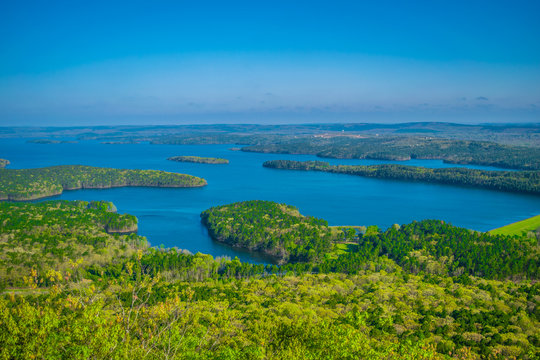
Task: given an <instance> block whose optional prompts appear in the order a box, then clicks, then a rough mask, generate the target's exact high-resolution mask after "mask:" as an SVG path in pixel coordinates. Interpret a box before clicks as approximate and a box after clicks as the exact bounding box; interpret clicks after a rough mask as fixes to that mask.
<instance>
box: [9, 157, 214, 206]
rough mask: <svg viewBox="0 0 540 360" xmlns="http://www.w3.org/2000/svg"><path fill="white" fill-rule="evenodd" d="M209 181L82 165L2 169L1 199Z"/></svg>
mask: <svg viewBox="0 0 540 360" xmlns="http://www.w3.org/2000/svg"><path fill="white" fill-rule="evenodd" d="M204 185H206V180H204V179H202V178H198V177H195V176H191V175H185V174H177V173H171V172H165V171H158V170H127V169H110V168H99V167H92V166H82V165H62V166H51V167H45V168H38V169H0V200H14V201H21V200H32V199H39V198H43V197H47V196H53V195H59V194H61V193H62V192H63V191H64V190H75V189H106V188H111V187H122V186H151V187H198V186H204Z"/></svg>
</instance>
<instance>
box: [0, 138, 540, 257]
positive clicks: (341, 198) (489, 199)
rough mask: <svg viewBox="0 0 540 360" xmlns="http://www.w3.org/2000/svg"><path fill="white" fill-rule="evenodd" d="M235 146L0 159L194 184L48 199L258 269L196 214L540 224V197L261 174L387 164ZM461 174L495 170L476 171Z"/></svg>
mask: <svg viewBox="0 0 540 360" xmlns="http://www.w3.org/2000/svg"><path fill="white" fill-rule="evenodd" d="M232 146H234V145H150V144H118V145H107V144H100V143H98V142H90V141H85V142H80V143H76V144H31V143H26V140H25V139H1V140H0V158H5V159H8V160H10V161H11V165H10V166H9V167H10V168H13V169H16V168H33V167H43V166H52V165H61V164H80V165H92V166H102V167H114V168H131V169H159V170H166V171H173V172H180V173H186V174H190V175H195V176H200V177H203V178H205V179H206V180H207V181H208V186H205V187H203V188H192V189H181V188H180V189H174V188H170V189H166V188H163V189H157V188H116V189H106V190H75V191H67V192H64V193H63V194H62V195H60V196H57V197H54V198H49V199H64V200H109V201H113V202H114V203H115V204H116V206H117V208H118V211H119V212H121V213H130V214H133V215H135V216H137V217H138V219H139V234H140V235H143V236H146V237H147V238H148V240H149V241H150V243H151V244H152V245H154V246H159V245H161V244H163V245H164V246H165V247H173V246H175V247H178V248H181V249H187V250H189V251H191V252H194V253H195V252H202V253H208V254H211V255H213V256H221V255H225V256H230V257H234V256H238V257H239V258H240V259H241V260H244V261H252V262H259V261H266V260H267V259H264V258H261V257H259V256H257V255H256V254H251V253H247V252H242V251H239V250H238V249H232V248H230V247H227V246H225V245H222V244H219V243H216V242H215V241H212V240H211V239H210V238H209V237H208V234H207V232H206V230H205V228H204V227H203V226H202V225H201V223H200V218H199V214H200V213H201V211H203V210H205V209H207V208H209V207H212V206H215V205H221V204H228V203H232V202H236V201H243V200H255V199H260V200H272V201H277V202H282V203H287V204H290V205H294V206H296V207H298V208H299V209H300V212H301V213H302V214H305V215H312V216H315V217H319V218H323V219H326V220H328V222H329V223H330V224H331V225H378V226H380V227H382V228H386V227H388V226H391V225H392V224H395V223H398V224H403V223H409V222H411V221H413V220H422V219H442V220H445V221H447V222H450V223H452V224H454V225H458V226H463V227H466V228H470V229H474V230H479V231H486V230H490V229H493V228H496V227H499V226H502V225H505V224H508V223H511V222H515V221H518V220H522V219H524V218H527V217H530V216H533V215H537V214H540V197H538V196H531V195H523V194H513V193H503V192H496V191H491V190H481V189H474V188H464V187H455V186H448V185H435V184H422V183H413V182H404V181H392V180H379V179H368V178H362V177H358V176H350V175H340V174H329V173H321V172H303V171H286V170H275V169H267V168H263V167H262V163H263V162H264V161H266V160H275V159H289V160H323V161H328V162H330V163H332V164H350V165H353V164H362V165H367V164H381V163H390V162H389V161H376V160H341V159H320V158H317V157H315V156H310V155H280V154H257V153H247V152H241V151H231V150H229V149H230V148H231V147H232ZM175 155H197V156H209V157H222V158H226V159H229V161H230V163H229V164H228V165H209V164H192V163H179V162H172V161H168V160H166V159H167V157H170V156H175ZM391 163H398V164H406V165H419V166H425V167H456V166H457V165H452V164H444V163H443V162H442V161H439V160H411V161H402V162H400V161H397V162H391ZM467 167H470V168H477V169H487V170H494V169H495V168H491V167H485V166H467ZM49 199H47V200H49Z"/></svg>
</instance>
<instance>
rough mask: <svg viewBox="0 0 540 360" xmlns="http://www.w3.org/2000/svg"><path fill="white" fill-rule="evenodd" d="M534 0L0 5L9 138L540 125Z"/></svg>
mask: <svg viewBox="0 0 540 360" xmlns="http://www.w3.org/2000/svg"><path fill="white" fill-rule="evenodd" d="M539 13H540V3H538V2H536V1H515V2H512V4H510V3H509V2H506V1H475V2H466V1H453V2H451V3H450V2H441V1H419V2H415V3H414V4H412V3H406V2H399V1H380V2H377V3H376V4H375V3H360V2H358V3H357V2H352V1H334V2H332V3H331V4H330V3H328V2H322V1H309V2H308V1H300V2H294V3H291V2H285V1H274V2H271V3H270V2H269V3H253V2H244V1H233V2H226V3H225V2H217V1H215V2H214V1H203V2H196V3H194V2H185V1H179V2H178V1H162V2H159V4H158V3H151V4H150V3H146V2H142V1H131V2H129V3H115V4H111V3H110V2H103V1H95V2H92V3H88V4H87V3H83V2H73V1H70V2H68V1H66V2H57V1H53V2H47V3H44V2H38V1H35V2H3V3H1V4H0V14H1V15H0V51H1V53H2V56H1V57H0V126H14V125H18V126H20V125H32V126H87V125H104V124H208V123H258V124H267V123H317V122H384V123H396V122H411V121H445V122H456V123H495V122H519V123H521V122H540V42H539V41H538V39H539V38H540V23H539V22H538V21H537V15H538V14H539Z"/></svg>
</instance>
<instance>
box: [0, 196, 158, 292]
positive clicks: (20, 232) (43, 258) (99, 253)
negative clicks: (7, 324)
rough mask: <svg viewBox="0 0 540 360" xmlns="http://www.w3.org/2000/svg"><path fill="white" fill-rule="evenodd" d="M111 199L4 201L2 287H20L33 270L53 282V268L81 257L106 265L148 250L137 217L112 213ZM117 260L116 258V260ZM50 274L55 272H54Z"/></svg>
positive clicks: (0, 210)
mask: <svg viewBox="0 0 540 360" xmlns="http://www.w3.org/2000/svg"><path fill="white" fill-rule="evenodd" d="M111 206H114V205H112V203H110V202H98V201H96V202H90V203H88V202H86V201H49V202H43V203H37V204H32V203H8V202H0V284H1V285H0V286H2V287H6V286H20V285H22V284H23V280H24V277H25V276H27V275H28V274H30V271H31V270H32V269H34V270H36V271H37V274H36V276H37V278H38V284H41V285H47V284H48V283H49V282H50V281H49V277H50V276H49V275H50V274H51V271H64V270H67V269H71V268H72V265H73V264H74V263H76V262H77V261H80V262H82V264H83V265H84V266H85V267H87V266H92V265H95V266H102V265H104V264H108V263H114V261H116V260H119V259H121V258H126V257H129V256H131V254H133V252H134V251H136V250H137V249H144V248H146V247H147V246H148V245H147V242H146V239H145V238H143V237H140V236H136V235H135V234H131V235H118V234H113V233H130V232H135V231H137V218H136V217H135V216H133V215H121V214H116V213H113V212H111V211H110V209H111ZM115 259H116V260H115ZM48 274H49V275H48Z"/></svg>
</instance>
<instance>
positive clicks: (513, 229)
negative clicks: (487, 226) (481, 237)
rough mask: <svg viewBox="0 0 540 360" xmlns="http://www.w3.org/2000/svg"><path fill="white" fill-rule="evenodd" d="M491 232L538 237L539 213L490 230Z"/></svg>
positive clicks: (539, 234) (539, 230) (539, 237)
mask: <svg viewBox="0 0 540 360" xmlns="http://www.w3.org/2000/svg"><path fill="white" fill-rule="evenodd" d="M490 233H491V234H502V235H518V236H519V235H523V236H528V237H536V238H537V239H540V215H536V216H533V217H530V218H528V219H525V220H521V221H518V222H515V223H512V224H508V225H506V226H502V227H500V228H497V229H493V230H491V231H490Z"/></svg>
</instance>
